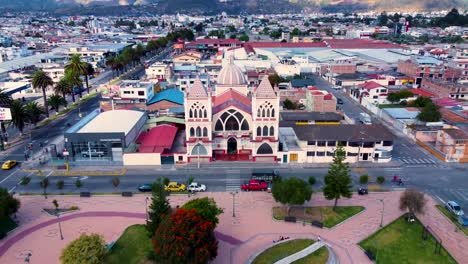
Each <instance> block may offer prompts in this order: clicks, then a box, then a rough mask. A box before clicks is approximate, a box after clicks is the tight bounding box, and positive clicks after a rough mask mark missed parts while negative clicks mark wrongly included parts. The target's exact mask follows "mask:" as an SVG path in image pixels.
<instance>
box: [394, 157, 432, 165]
mask: <svg viewBox="0 0 468 264" xmlns="http://www.w3.org/2000/svg"><path fill="white" fill-rule="evenodd" d="M399 160H400V161H401V162H403V163H405V164H410V165H414V164H418V165H419V164H429V165H431V164H437V161H435V160H433V159H431V158H412V157H401V158H399Z"/></svg>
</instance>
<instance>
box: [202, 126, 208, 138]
mask: <svg viewBox="0 0 468 264" xmlns="http://www.w3.org/2000/svg"><path fill="white" fill-rule="evenodd" d="M203 136H204V137H207V136H208V129H207V128H206V127H204V128H203Z"/></svg>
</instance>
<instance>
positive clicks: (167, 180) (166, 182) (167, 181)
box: [163, 177, 170, 185]
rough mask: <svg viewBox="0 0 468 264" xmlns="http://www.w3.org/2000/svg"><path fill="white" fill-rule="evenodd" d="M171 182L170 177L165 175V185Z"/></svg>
mask: <svg viewBox="0 0 468 264" xmlns="http://www.w3.org/2000/svg"><path fill="white" fill-rule="evenodd" d="M169 182H170V180H169V178H168V177H164V180H163V183H164V185H169Z"/></svg>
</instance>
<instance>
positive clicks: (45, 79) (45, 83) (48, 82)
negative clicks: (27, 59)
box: [31, 70, 54, 117]
mask: <svg viewBox="0 0 468 264" xmlns="http://www.w3.org/2000/svg"><path fill="white" fill-rule="evenodd" d="M31 83H32V85H33V86H34V87H35V88H40V89H41V90H42V98H43V100H44V109H45V114H46V116H47V117H49V108H48V106H47V95H46V89H47V87H49V86H52V85H53V84H54V82H53V81H52V78H50V77H49V75H47V73H45V72H44V71H43V70H39V71H36V73H34V75H33V77H32V81H31Z"/></svg>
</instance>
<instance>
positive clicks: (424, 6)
mask: <svg viewBox="0 0 468 264" xmlns="http://www.w3.org/2000/svg"><path fill="white" fill-rule="evenodd" d="M147 6H153V7H155V6H157V7H158V8H155V9H154V11H155V12H157V13H174V12H181V13H205V14H214V13H219V12H221V11H227V12H228V13H239V12H247V13H282V12H301V11H304V12H314V11H323V12H354V11H367V10H375V11H382V10H386V11H392V10H405V11H424V10H435V9H451V8H452V7H456V8H459V9H465V10H466V9H468V1H467V0H223V1H220V0H15V1H12V0H0V8H1V9H8V10H18V11H31V10H43V11H57V12H58V13H68V12H72V11H73V12H77V13H80V12H84V13H89V12H91V13H92V12H93V10H95V9H96V8H97V10H106V8H110V10H116V7H122V8H124V9H125V10H142V11H144V10H146V11H147V12H149V11H152V10H153V9H152V8H150V9H149V10H148V9H146V7H147Z"/></svg>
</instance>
